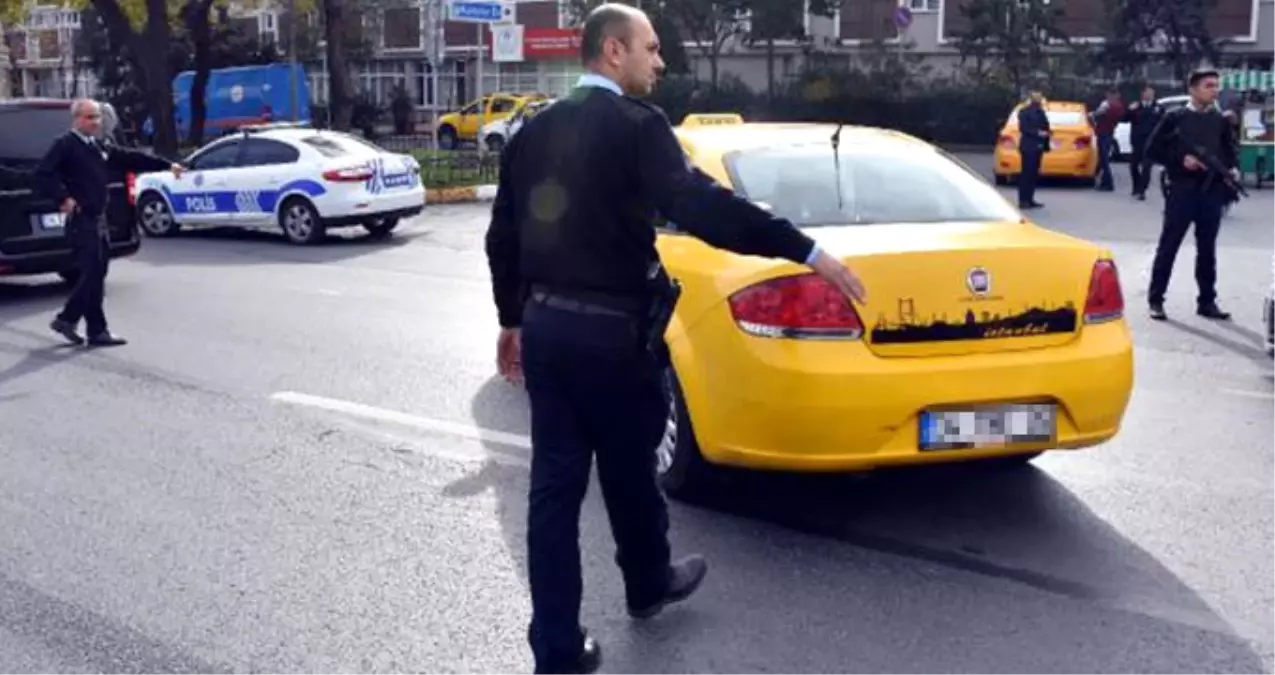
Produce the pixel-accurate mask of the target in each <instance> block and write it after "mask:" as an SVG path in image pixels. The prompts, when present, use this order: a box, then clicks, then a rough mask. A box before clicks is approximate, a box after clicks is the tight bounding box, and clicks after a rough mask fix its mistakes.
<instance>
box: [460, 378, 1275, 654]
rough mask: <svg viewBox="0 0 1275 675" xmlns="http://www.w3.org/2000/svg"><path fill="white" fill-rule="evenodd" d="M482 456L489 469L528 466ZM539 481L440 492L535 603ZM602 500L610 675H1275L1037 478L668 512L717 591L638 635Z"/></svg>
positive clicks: (679, 541)
mask: <svg viewBox="0 0 1275 675" xmlns="http://www.w3.org/2000/svg"><path fill="white" fill-rule="evenodd" d="M512 406H518V408H514V409H522V410H525V409H526V402H525V395H524V394H523V392H522V391H521V389H520V388H515V387H513V386H511V385H509V384H507V383H505V382H503V381H501V380H500V379H499V378H493V379H491V380H489V381H488V382H487V383H486V384H485V385H484V386H483V387H482V388H481V389H480V390H479V392H478V393H477V395H476V396H475V398H474V400H473V402H472V414H473V418H474V420H475V422H476V424H478V425H479V426H481V427H485V428H494V429H499V428H500V426H501V424H502V423H501V421H500V420H502V419H504V420H507V419H508V411H509V410H510V409H511V407H512ZM487 447H488V450H489V452H490V453H491V456H492V457H493V458H497V457H506V458H507V457H509V456H510V455H511V453H519V454H521V455H522V456H526V455H527V452H526V451H525V450H520V449H512V448H510V447H508V446H506V445H503V444H498V443H488V444H487ZM527 479H528V474H527V471H526V469H525V467H520V466H514V465H511V463H510V462H508V461H498V460H497V459H493V460H491V461H488V462H487V463H486V464H485V465H484V466H483V467H482V468H481V469H480V470H479V471H477V472H475V473H473V474H471V475H469V476H467V477H465V478H462V479H461V480H459V481H456V482H454V483H452V484H451V485H449V486H448V487H447V488H446V489H445V490H444V494H446V495H447V496H450V497H453V498H466V497H469V496H472V495H475V494H479V493H482V492H486V491H488V490H490V491H492V492H493V493H494V494H495V495H496V497H497V500H498V507H497V511H498V515H499V518H500V521H501V526H502V529H503V532H504V537H505V540H506V544H507V546H508V547H509V551H510V554H511V557H512V558H513V559H514V560H515V561H516V562H517V564H518V566H519V568H520V571H521V573H522V574H523V580H524V583H525V581H526V577H525V564H526V552H525V548H526V545H525V535H526V508H527V506H526V501H527ZM597 493H598V490H597V486H596V485H593V486H591V490H590V495H589V498H588V500H587V501H586V503H585V506H584V510H583V515H582V519H581V520H582V522H581V531H582V562H583V565H584V570H585V577H586V592H585V602H584V605H585V607H584V614H583V621H584V623H586V624H591V627H592V629H593V631H594V633H595V634H596V635H598V636H599V637H600V638H601V639H602V640H603V645H604V650H606V648H607V647H611V650H610V651H607V652H605V653H606V655H607V658H608V660H607V663H606V666H605V667H606V668H607V669H609V670H611V669H614V670H615V671H617V672H705V671H714V670H716V671H731V672H772V671H774V672H777V671H785V672H810V671H844V670H846V669H847V668H849V667H850V664H851V663H853V668H852V669H853V670H855V671H877V670H880V671H887V672H903V671H906V672H919V671H935V672H940V671H947V672H953V671H961V672H971V671H977V672H1040V671H1058V670H1069V671H1071V670H1076V671H1077V672H1079V671H1086V670H1094V671H1104V672H1105V671H1110V672H1201V671H1202V670H1203V671H1206V672H1207V671H1213V670H1227V669H1234V668H1238V669H1242V670H1261V669H1262V668H1263V663H1262V660H1261V658H1260V657H1259V656H1258V655H1256V654H1255V653H1254V652H1253V651H1252V649H1251V647H1250V646H1249V645H1248V644H1247V643H1246V642H1245V641H1244V640H1242V639H1241V638H1239V637H1237V636H1234V635H1233V634H1231V631H1230V629H1229V628H1228V626H1227V624H1226V623H1225V622H1224V621H1223V620H1222V619H1221V618H1219V617H1217V616H1216V615H1215V614H1214V613H1213V612H1212V611H1211V610H1210V608H1209V607H1208V606H1207V605H1206V604H1205V602H1204V601H1203V600H1201V599H1200V598H1199V597H1198V596H1197V595H1196V594H1195V593H1194V591H1192V590H1191V589H1190V588H1188V587H1187V586H1185V585H1184V584H1183V583H1182V582H1181V581H1179V580H1178V578H1177V577H1176V576H1175V575H1174V574H1173V573H1172V572H1171V571H1170V570H1168V569H1166V568H1165V567H1163V566H1162V565H1161V564H1160V563H1159V562H1158V561H1157V560H1156V559H1155V558H1154V557H1152V556H1151V555H1150V554H1149V553H1147V552H1146V551H1144V550H1142V549H1141V548H1139V547H1138V546H1137V545H1136V544H1134V543H1133V542H1131V541H1129V540H1128V539H1126V538H1125V537H1124V536H1122V535H1121V534H1120V532H1118V531H1116V530H1115V529H1113V528H1112V527H1111V526H1109V525H1107V524H1106V523H1105V522H1104V521H1103V520H1102V518H1100V517H1099V516H1097V515H1096V514H1094V513H1093V512H1092V511H1091V510H1090V509H1089V508H1088V507H1087V506H1086V505H1085V504H1084V503H1083V502H1082V501H1081V500H1080V499H1078V498H1077V497H1076V496H1074V495H1073V494H1072V493H1071V492H1070V491H1069V490H1067V488H1066V487H1065V486H1063V485H1062V484H1061V483H1059V482H1058V481H1056V480H1054V479H1053V478H1051V477H1050V476H1049V475H1048V474H1047V473H1045V472H1043V471H1040V470H1038V469H1035V468H1031V467H1022V468H1019V469H1013V470H989V469H983V468H974V467H950V468H940V469H931V470H908V471H898V472H881V473H879V474H874V475H870V476H865V477H858V478H855V477H845V476H793V475H763V474H745V475H742V476H739V477H736V478H733V479H732V480H731V481H730V482H729V483H728V484H726V485H724V487H723V489H721V490H720V491H717V492H715V493H714V494H711V495H709V496H708V497H707V498H706V500H705V504H704V507H703V508H701V507H692V506H688V505H685V504H680V503H677V502H673V503H670V506H669V509H670V516H671V520H672V536H673V541H674V550H675V555H676V554H677V553H676V552H681V553H685V552H687V551H688V550H692V549H693V550H701V551H703V552H704V553H705V554H707V555H708V557H709V559H710V563H711V565H712V571H711V573H710V580H709V582H708V583H706V585H705V588H704V590H703V591H702V592H701V594H699V595H697V596H696V597H695V598H694V599H693V600H692V601H691V602H688V603H687V604H686V605H685V606H684V607H679V608H676V609H671V610H669V611H668V612H667V613H666V614H665V615H662V616H661V617H660V618H658V619H656V620H655V621H653V622H648V623H642V624H634V623H631V622H629V620H628V619H627V617H626V616H625V615H624V614H623V612H622V608H621V605H620V602H621V598H622V597H623V596H622V590H621V589H620V588H619V587H618V584H619V583H620V582H619V577H618V573H616V572H615V571H614V562H613V559H612V556H613V551H614V544H613V542H612V540H611V539H610V534H609V528H608V525H607V521H606V515H605V510H604V508H603V507H602V504H601V501H600V499H599V496H598V494H597ZM775 526H777V527H775ZM798 532H801V533H807V534H812V535H816V537H815V538H813V539H812V538H809V537H802V536H801V535H799V534H797V533H798ZM980 579H981V580H982V581H980ZM600 585H601V587H600ZM979 589H981V590H979ZM599 597H606V598H607V599H608V600H607V602H605V603H602V604H599V600H598V598H599ZM971 598H973V600H971ZM1051 598H1052V599H1051ZM1020 601H1021V602H1022V604H1021V605H1020V604H1019V602H1020ZM1041 603H1045V604H1044V606H1045V607H1046V608H1047V610H1048V616H1040V615H1038V614H1039V613H1040V611H1041V607H1042V605H1041ZM925 643H929V644H932V645H942V648H934V649H930V648H924V647H922V646H921V645H922V644H925ZM1201 643H1205V644H1204V645H1203V646H1202V644H1201ZM1201 659H1211V660H1216V662H1212V661H1210V662H1205V663H1202V662H1201ZM1077 669H1078V670H1077Z"/></svg>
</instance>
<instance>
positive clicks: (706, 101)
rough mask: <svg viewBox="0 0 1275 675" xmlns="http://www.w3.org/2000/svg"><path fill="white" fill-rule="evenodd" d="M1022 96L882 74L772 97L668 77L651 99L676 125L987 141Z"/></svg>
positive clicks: (803, 85)
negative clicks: (700, 116) (729, 115)
mask: <svg viewBox="0 0 1275 675" xmlns="http://www.w3.org/2000/svg"><path fill="white" fill-rule="evenodd" d="M1047 95H1049V96H1053V97H1057V98H1065V99H1070V100H1083V101H1085V102H1088V103H1093V102H1094V101H1095V98H1096V97H1097V96H1100V95H1101V88H1100V87H1093V86H1083V87H1079V88H1071V90H1060V88H1059V87H1057V86H1055V87H1054V88H1053V90H1052V91H1048V92H1047ZM1018 100H1019V97H1018V96H1017V95H1016V93H1015V92H1014V90H1013V89H1012V88H1011V87H1008V86H1005V85H1001V84H997V83H994V82H992V83H969V82H955V81H942V80H939V81H927V82H909V81H908V80H907V79H905V78H899V77H894V76H890V75H885V74H880V73H875V74H874V73H860V72H838V73H827V74H808V75H805V76H803V77H802V78H800V79H798V80H796V81H794V82H791V83H789V84H787V85H786V86H784V87H782V88H781V89H780V90H779V91H777V92H776V96H775V98H774V99H773V100H770V99H769V98H768V97H767V95H766V94H765V93H755V92H752V91H750V90H749V89H748V88H747V87H746V86H744V85H743V84H742V83H740V82H738V81H731V80H724V81H723V83H722V84H721V85H719V87H718V88H717V90H716V91H712V90H711V89H710V87H708V85H706V84H704V83H700V82H695V81H692V80H688V79H679V78H669V79H668V80H666V81H665V82H663V83H661V85H660V87H659V88H658V89H657V91H656V92H655V94H654V95H653V97H652V101H653V102H654V103H656V104H657V105H659V106H660V107H661V108H663V109H664V111H665V112H666V113H667V114H668V116H669V119H670V120H671V121H672V122H673V123H674V124H677V123H678V122H679V121H681V120H682V118H684V117H685V116H686V115H687V114H689V113H697V112H738V113H740V114H742V115H744V118H745V119H747V120H749V121H803V122H809V121H816V122H845V123H847V124H860V125H866V126H876V127H884V128H889V129H897V130H899V131H902V132H905V133H908V134H912V135H914V136H917V137H919V138H923V139H925V140H927V141H930V142H934V143H948V144H973V145H986V146H988V147H991V146H992V145H993V144H994V143H995V142H996V136H997V133H998V132H999V131H1000V128H1001V126H1002V125H1004V123H1005V119H1006V118H1007V117H1008V116H1009V112H1010V110H1011V109H1013V106H1014V105H1015V103H1016V102H1017V101H1018Z"/></svg>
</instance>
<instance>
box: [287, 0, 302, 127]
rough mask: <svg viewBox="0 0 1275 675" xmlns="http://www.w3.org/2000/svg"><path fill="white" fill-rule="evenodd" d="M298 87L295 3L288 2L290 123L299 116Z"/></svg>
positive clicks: (294, 0)
mask: <svg viewBox="0 0 1275 675" xmlns="http://www.w3.org/2000/svg"><path fill="white" fill-rule="evenodd" d="M299 90H300V87H299V86H298V83H297V2H296V0H288V95H289V98H288V100H289V102H290V103H291V106H292V121H293V122H296V121H297V120H298V116H299V114H300V107H301V106H300V105H299V104H298V102H297V98H298V94H299Z"/></svg>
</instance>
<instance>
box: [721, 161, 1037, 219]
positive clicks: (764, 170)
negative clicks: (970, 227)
mask: <svg viewBox="0 0 1275 675" xmlns="http://www.w3.org/2000/svg"><path fill="white" fill-rule="evenodd" d="M725 163H726V169H727V171H728V172H729V173H730V176H731V182H732V183H733V184H734V187H735V190H736V191H737V192H739V193H741V194H742V195H743V196H745V197H746V198H748V199H750V200H752V201H754V202H760V203H762V204H764V205H765V207H766V208H768V209H769V210H770V211H771V212H772V213H774V214H775V215H778V216H781V217H784V218H788V219H789V220H791V221H792V222H793V223H795V224H797V225H798V226H804V227H814V226H824V225H856V224H859V225H870V224H880V223H936V222H950V221H1005V220H1018V219H1019V217H1020V216H1019V214H1018V212H1017V211H1015V210H1014V208H1013V207H1011V206H1010V205H1009V203H1008V202H1006V201H1005V199H1004V198H1003V197H1001V196H1000V193H998V192H997V191H996V189H995V188H993V187H992V186H991V185H989V184H988V183H987V182H986V181H985V180H983V179H982V178H981V177H979V176H978V175H977V174H975V173H973V172H972V171H970V170H969V169H967V168H965V167H964V166H962V165H961V164H959V163H957V162H955V161H952V160H950V159H948V158H947V157H945V156H944V155H942V154H940V153H938V152H932V151H931V152H926V151H921V152H915V151H905V152H900V148H898V147H875V148H873V147H857V148H848V147H847V146H846V145H842V148H841V161H840V164H841V168H840V188H841V189H840V199H838V189H837V185H838V178H837V176H838V169H837V167H836V165H834V163H833V156H832V148H831V147H830V146H829V145H827V144H818V145H799V146H788V147H781V148H767V149H759V150H747V151H743V152H738V153H732V154H730V155H727V156H726V157H725Z"/></svg>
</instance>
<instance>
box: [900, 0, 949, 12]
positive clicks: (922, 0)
mask: <svg viewBox="0 0 1275 675" xmlns="http://www.w3.org/2000/svg"><path fill="white" fill-rule="evenodd" d="M907 3H908V9H911V10H912V11H914V12H937V11H939V10H941V9H942V8H943V7H942V5H943V0H907Z"/></svg>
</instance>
